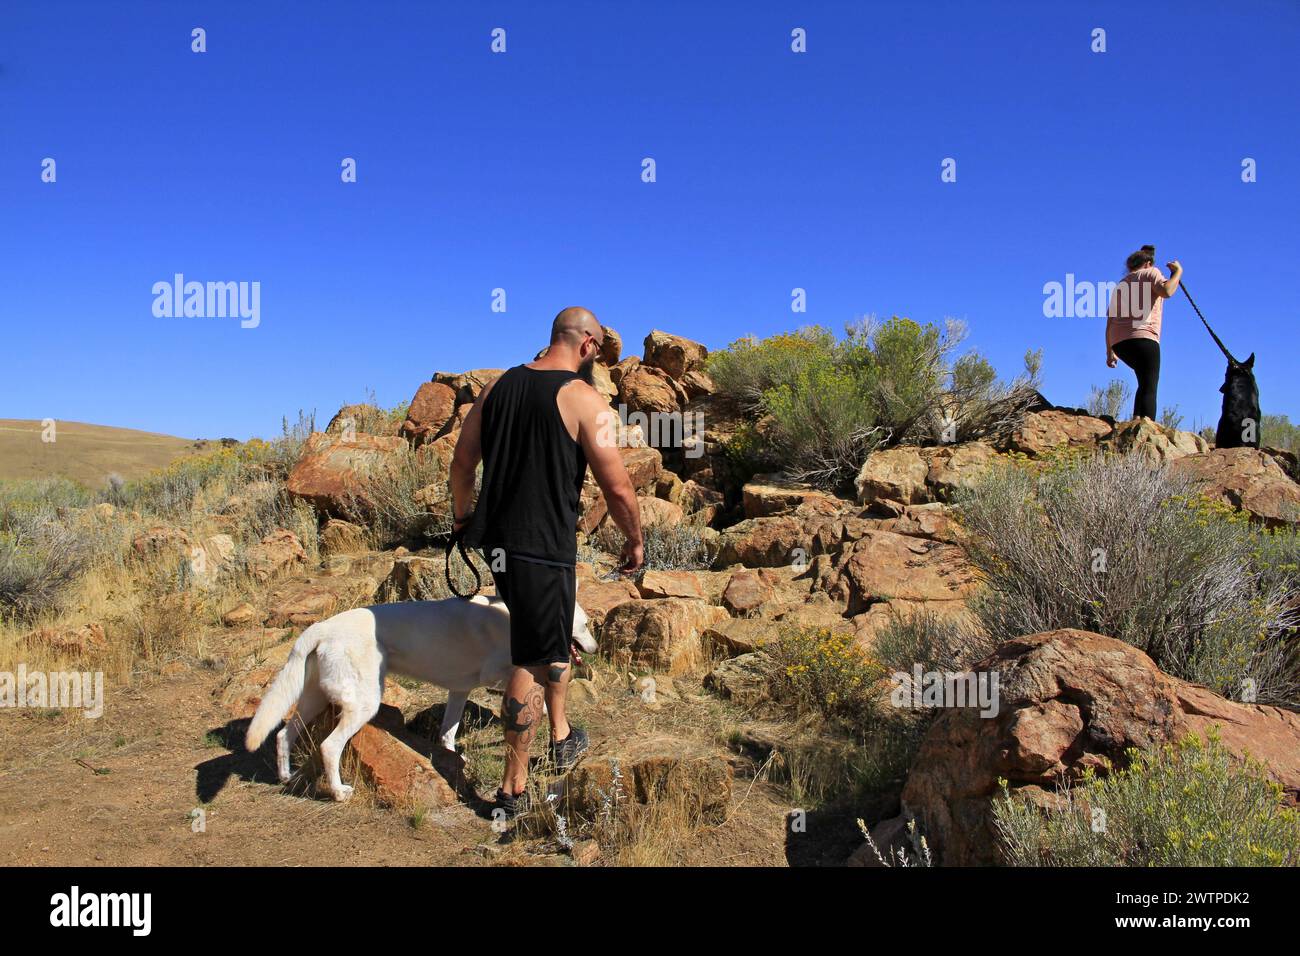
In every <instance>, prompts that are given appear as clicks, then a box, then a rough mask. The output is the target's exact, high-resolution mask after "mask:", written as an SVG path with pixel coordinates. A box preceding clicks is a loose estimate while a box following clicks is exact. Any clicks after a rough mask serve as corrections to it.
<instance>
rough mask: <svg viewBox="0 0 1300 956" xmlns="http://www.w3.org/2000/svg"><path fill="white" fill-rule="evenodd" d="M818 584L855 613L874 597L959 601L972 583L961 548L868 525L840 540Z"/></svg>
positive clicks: (968, 567)
mask: <svg viewBox="0 0 1300 956" xmlns="http://www.w3.org/2000/svg"><path fill="white" fill-rule="evenodd" d="M820 583H821V587H822V588H823V589H824V590H825V591H826V592H827V593H829V594H830V595H831V597H833V598H835V599H836V600H837V601H839V602H841V603H842V604H844V605H845V606H846V607H847V613H849V614H859V613H861V612H863V611H865V610H866V609H867V607H868V606H869V605H871V604H874V603H876V602H877V601H893V600H903V601H958V600H963V599H965V598H966V597H968V596H970V595H971V594H972V593H973V591H974V590H975V587H976V576H975V570H974V569H973V568H972V567H971V565H970V563H969V562H968V561H967V560H966V555H965V552H963V551H962V549H961V548H958V547H955V546H953V545H950V544H943V543H941V542H938V541H930V540H927V539H925V538H912V537H908V536H906V535H901V534H895V533H893V532H891V531H867V532H866V533H865V534H863V536H862V537H861V538H859V539H858V540H856V541H853V542H851V543H848V544H846V545H845V546H844V548H843V550H842V551H841V553H840V555H839V558H838V560H837V561H836V564H835V565H834V567H833V568H832V569H830V570H829V571H828V573H826V574H825V575H824V577H823V579H822V581H821V582H820Z"/></svg>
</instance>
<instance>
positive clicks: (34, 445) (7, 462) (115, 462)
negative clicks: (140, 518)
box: [0, 418, 206, 488]
mask: <svg viewBox="0 0 1300 956" xmlns="http://www.w3.org/2000/svg"><path fill="white" fill-rule="evenodd" d="M41 438H42V426H41V423H40V422H39V421H31V420H22V419H14V418H0V480H2V479H7V478H45V477H50V476H53V475H60V476H63V477H65V478H71V479H73V480H74V481H79V482H81V483H83V484H85V485H86V486H88V487H91V488H98V487H100V486H102V485H103V483H104V480H105V478H106V477H107V476H108V475H109V474H110V473H112V472H116V473H117V474H119V475H121V476H122V477H123V478H137V477H139V476H141V475H143V474H145V473H146V472H150V471H153V470H154V469H155V468H161V467H163V466H164V465H166V464H167V463H169V462H170V461H172V459H174V458H177V457H178V456H180V455H184V454H187V453H189V452H192V451H195V450H197V449H199V448H202V447H203V446H204V445H205V444H206V443H205V442H196V441H193V440H191V439H188V438H177V437H175V436H174V435H158V434H155V433H153V432H142V431H136V430H135V429H131V428H112V427H110V426H108V425H87V424H85V423H83V422H66V421H60V422H57V423H56V431H55V440H54V441H53V442H45V441H42V440H41Z"/></svg>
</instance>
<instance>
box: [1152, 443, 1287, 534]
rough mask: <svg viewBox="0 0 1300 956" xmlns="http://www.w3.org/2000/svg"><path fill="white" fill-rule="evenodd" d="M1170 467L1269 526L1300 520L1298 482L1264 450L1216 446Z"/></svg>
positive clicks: (1204, 489) (1207, 491)
mask: <svg viewBox="0 0 1300 956" xmlns="http://www.w3.org/2000/svg"><path fill="white" fill-rule="evenodd" d="M1169 470H1170V472H1171V473H1172V474H1175V475H1184V476H1186V477H1188V478H1190V479H1191V480H1192V481H1193V482H1195V483H1196V485H1197V486H1198V488H1199V489H1200V491H1201V492H1202V493H1203V494H1206V495H1209V496H1210V497H1211V498H1216V499H1218V500H1219V501H1222V502H1224V503H1225V504H1229V505H1231V506H1232V507H1234V508H1239V509H1241V510H1242V511H1245V512H1247V513H1248V514H1249V515H1250V516H1251V517H1252V518H1254V519H1255V520H1257V521H1259V522H1261V523H1262V524H1264V525H1267V526H1269V527H1276V526H1279V525H1283V524H1294V523H1296V522H1297V521H1300V485H1297V484H1296V483H1295V482H1294V481H1292V480H1291V478H1290V477H1289V476H1288V475H1287V473H1286V472H1285V471H1283V470H1282V468H1281V466H1279V465H1278V463H1277V462H1276V461H1275V460H1274V459H1273V458H1272V456H1270V455H1269V454H1268V453H1267V452H1263V451H1259V450H1258V449H1255V448H1215V449H1213V450H1212V451H1209V452H1206V453H1204V454H1199V455H1187V456H1185V457H1183V458H1179V459H1178V460H1177V461H1175V462H1174V463H1173V464H1172V465H1170V469H1169Z"/></svg>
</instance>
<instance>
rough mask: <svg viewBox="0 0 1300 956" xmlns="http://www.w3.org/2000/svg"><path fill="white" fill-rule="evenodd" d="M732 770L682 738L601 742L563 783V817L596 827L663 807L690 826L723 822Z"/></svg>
mask: <svg viewBox="0 0 1300 956" xmlns="http://www.w3.org/2000/svg"><path fill="white" fill-rule="evenodd" d="M732 776H733V774H732V769H731V764H730V763H729V762H728V761H727V760H726V759H725V758H724V757H723V756H722V755H720V754H718V753H716V752H714V751H713V750H710V749H707V748H704V747H702V746H701V745H700V744H698V743H696V742H694V741H691V740H688V739H686V738H681V737H668V736H663V735H655V736H651V737H645V736H639V737H633V738H628V739H618V738H611V739H607V740H602V741H599V742H597V743H596V744H595V745H594V746H593V747H592V749H591V752H590V753H589V754H588V755H587V757H586V759H585V760H583V762H582V763H581V764H580V765H579V766H578V767H577V768H576V769H575V770H574V771H573V772H572V773H570V774H569V775H568V776H567V777H565V778H564V780H563V782H562V785H561V786H562V790H563V794H562V797H561V800H560V801H559V808H560V812H562V813H563V814H564V815H565V816H572V817H575V818H578V819H582V820H588V821H594V820H599V819H602V818H604V819H612V818H619V817H625V816H627V815H633V816H635V815H636V814H638V813H641V812H644V811H645V810H646V809H647V808H649V807H650V806H651V805H653V804H655V803H658V802H661V801H664V802H672V803H675V804H678V805H679V806H680V807H681V809H682V810H683V811H684V813H685V815H686V817H687V818H688V820H705V821H712V822H715V823H716V822H721V821H722V820H723V819H725V818H726V815H727V809H728V807H729V806H730V804H731V785H732Z"/></svg>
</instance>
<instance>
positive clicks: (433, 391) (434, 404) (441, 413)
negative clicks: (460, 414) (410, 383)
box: [399, 382, 456, 445]
mask: <svg viewBox="0 0 1300 956" xmlns="http://www.w3.org/2000/svg"><path fill="white" fill-rule="evenodd" d="M455 414H456V390H455V389H453V388H452V387H451V386H450V385H445V384H443V383H442V382H425V383H424V384H423V385H421V386H420V387H419V389H417V390H416V392H415V397H414V398H412V399H411V405H410V408H408V409H407V412H406V421H404V422H402V426H401V429H400V432H399V434H401V436H402V437H403V438H405V439H406V440H407V441H409V442H410V443H411V444H412V445H423V444H425V443H427V442H430V441H433V439H435V438H437V437H438V436H439V435H440V434H441V433H442V431H443V429H444V428H446V427H448V426H449V425H450V424H451V421H452V418H453V417H454V416H455Z"/></svg>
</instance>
